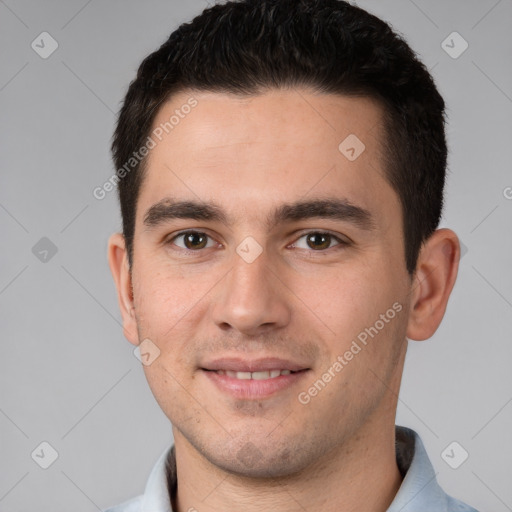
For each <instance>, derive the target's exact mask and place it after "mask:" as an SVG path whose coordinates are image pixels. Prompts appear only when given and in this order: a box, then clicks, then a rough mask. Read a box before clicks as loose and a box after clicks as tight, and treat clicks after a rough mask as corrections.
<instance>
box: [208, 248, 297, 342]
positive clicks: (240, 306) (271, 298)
mask: <svg viewBox="0 0 512 512" xmlns="http://www.w3.org/2000/svg"><path fill="white" fill-rule="evenodd" d="M277 275H278V274H277V270H276V269H274V268H272V266H271V262H270V261H269V258H267V256H266V254H265V251H263V252H262V253H261V254H260V255H259V256H258V257H257V258H256V259H255V260H254V261H252V262H250V263H249V262H247V261H245V260H244V259H243V258H242V257H240V256H239V255H238V254H234V256H233V267H232V269H231V271H230V272H229V273H228V274H227V275H226V278H225V279H224V280H223V281H222V282H223V285H222V287H221V288H220V292H219V294H218V295H217V297H215V303H214V306H213V312H212V314H213V320H214V322H215V323H216V325H217V326H218V327H219V328H221V329H222V330H224V331H226V330H229V329H233V330H236V331H239V332H240V333H243V334H245V335H247V336H255V335H258V334H262V333H264V332H268V331H271V330H275V329H279V328H282V327H284V326H286V325H287V324H288V323H289V321H290V317H291V307H290V304H289V300H290V298H289V296H288V295H289V292H287V288H286V286H285V285H284V284H283V283H282V282H281V280H280V279H278V278H277Z"/></svg>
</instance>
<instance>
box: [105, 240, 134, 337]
mask: <svg viewBox="0 0 512 512" xmlns="http://www.w3.org/2000/svg"><path fill="white" fill-rule="evenodd" d="M108 264H109V266H110V271H111V272H112V277H113V278H114V282H115V284H116V288H117V300H118V302H119V308H120V309H121V316H122V318H123V332H124V335H125V337H126V339H127V340H128V341H129V342H130V343H133V344H134V345H138V344H139V337H138V334H137V322H136V318H135V308H134V305H133V289H132V279H131V275H130V266H129V263H128V253H127V250H126V244H125V240H124V236H123V235H122V234H121V233H114V234H113V235H111V236H110V238H109V240H108Z"/></svg>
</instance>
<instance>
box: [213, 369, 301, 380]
mask: <svg viewBox="0 0 512 512" xmlns="http://www.w3.org/2000/svg"><path fill="white" fill-rule="evenodd" d="M217 373H218V374H219V375H226V377H231V378H232V379H241V380H249V379H253V380H265V379H274V378H276V377H279V376H280V375H290V373H291V371H290V370H269V371H262V372H233V371H231V370H217Z"/></svg>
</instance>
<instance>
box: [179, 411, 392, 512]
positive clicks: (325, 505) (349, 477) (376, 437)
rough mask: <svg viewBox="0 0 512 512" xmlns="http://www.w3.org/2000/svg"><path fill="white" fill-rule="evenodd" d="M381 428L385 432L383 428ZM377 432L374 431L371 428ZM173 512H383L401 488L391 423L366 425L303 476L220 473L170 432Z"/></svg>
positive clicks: (380, 422) (183, 439)
mask: <svg viewBox="0 0 512 512" xmlns="http://www.w3.org/2000/svg"><path fill="white" fill-rule="evenodd" d="M383 425H386V427H383ZM376 427H378V428H376ZM174 438H175V447H176V468H177V476H178V492H177V496H176V499H175V502H174V503H173V509H174V510H175V511H176V512H188V511H200V512H218V511H222V510H244V511H247V512H253V511H254V512H255V511H260V510H262V509H265V510H267V509H268V510H273V511H275V512H291V511H296V510H322V511H323V512H360V511H361V510H372V511H375V512H385V511H386V510H387V509H388V507H389V505H390V504H391V502H392V501H393V498H394V497H395V495H396V493H397V492H398V489H399V487H400V484H401V480H402V478H401V475H400V472H399V470H398V466H397V463H396V453H395V426H394V417H393V422H389V421H387V422H385V423H384V422H383V421H382V417H380V418H379V422H376V424H373V425H372V422H371V421H369V422H367V424H365V425H364V426H363V427H362V428H361V429H359V430H358V431H357V432H356V433H355V434H354V435H352V436H351V438H350V439H348V440H347V441H345V442H344V443H343V444H342V445H340V446H339V447H338V448H337V449H336V450H335V451H334V450H333V451H331V452H330V453H328V454H327V455H326V456H324V457H322V458H319V459H318V460H317V461H316V462H315V463H314V464H313V465H311V466H310V467H308V468H306V469H304V470H303V471H301V472H299V473H296V474H293V475H289V476H285V477H279V478H271V479H265V478H258V479H254V478H249V477H246V476H243V475H235V474H231V473H226V472H224V471H222V470H221V469H220V468H218V467H217V466H215V465H213V464H211V463H210V462H209V461H208V460H207V459H206V458H205V457H204V456H202V455H201V454H200V453H199V452H198V451H197V450H196V449H195V448H194V447H193V446H192V445H191V444H190V443H189V442H188V441H187V440H186V439H185V438H184V437H183V436H182V434H181V433H180V432H178V431H176V432H175V436H174Z"/></svg>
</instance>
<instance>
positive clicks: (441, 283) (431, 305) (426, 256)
mask: <svg viewBox="0 0 512 512" xmlns="http://www.w3.org/2000/svg"><path fill="white" fill-rule="evenodd" d="M459 257H460V244H459V240H458V238H457V235H456V234H455V233H454V232H453V231H452V230H450V229H438V230H436V231H435V232H434V233H433V234H432V235H431V236H430V237H429V239H428V240H427V241H426V242H425V243H424V244H423V246H422V249H421V251H420V255H419V257H418V263H417V266H416V272H415V276H414V280H413V282H412V285H411V308H410V312H409V323H408V326H407V337H408V338H410V339H412V340H418V341H419V340H425V339H427V338H430V337H431V336H432V335H433V334H434V333H435V331H436V330H437V328H438V327H439V324H440V323H441V320H442V319H443V316H444V314H445V311H446V305H447V303H448V299H449V297H450V293H451V291H452V289H453V286H454V284H455V280H456V278H457V271H458V267H459Z"/></svg>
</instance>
